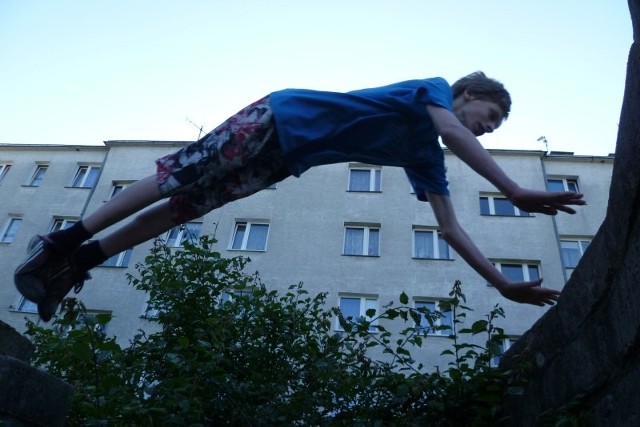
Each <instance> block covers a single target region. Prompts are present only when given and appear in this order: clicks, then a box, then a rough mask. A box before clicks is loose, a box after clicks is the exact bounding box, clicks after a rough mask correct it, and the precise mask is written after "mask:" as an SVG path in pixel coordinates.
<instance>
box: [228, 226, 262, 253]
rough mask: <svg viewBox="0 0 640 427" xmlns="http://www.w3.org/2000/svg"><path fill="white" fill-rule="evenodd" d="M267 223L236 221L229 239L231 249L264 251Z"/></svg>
mask: <svg viewBox="0 0 640 427" xmlns="http://www.w3.org/2000/svg"><path fill="white" fill-rule="evenodd" d="M268 235H269V224H266V223H258V222H244V221H240V222H236V226H235V229H234V230H233V237H232V239H231V249H234V250H239V251H264V250H266V249H267V237H268Z"/></svg>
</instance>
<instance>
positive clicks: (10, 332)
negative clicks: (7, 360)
mask: <svg viewBox="0 0 640 427" xmlns="http://www.w3.org/2000/svg"><path fill="white" fill-rule="evenodd" d="M32 354H33V344H31V342H30V341H29V340H28V339H27V338H25V337H24V336H23V335H21V334H20V333H18V331H16V330H15V329H13V328H12V327H11V326H9V325H7V324H6V323H4V322H1V321H0V356H11V357H14V358H16V359H19V360H23V361H25V362H26V361H28V360H29V359H30V358H31V355H32Z"/></svg>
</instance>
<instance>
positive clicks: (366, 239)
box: [342, 223, 382, 257]
mask: <svg viewBox="0 0 640 427" xmlns="http://www.w3.org/2000/svg"><path fill="white" fill-rule="evenodd" d="M381 228H382V227H381V226H380V224H361V223H345V224H344V231H343V233H342V255H343V256H362V257H379V256H380V247H381V244H380V239H381V234H382V232H381ZM348 229H361V230H363V239H362V247H361V248H360V249H361V251H360V253H347V230H348ZM372 231H376V232H377V236H378V237H377V239H378V244H377V248H376V252H375V253H370V244H371V232H372ZM365 250H366V253H365Z"/></svg>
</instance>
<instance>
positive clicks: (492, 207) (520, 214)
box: [478, 193, 533, 218]
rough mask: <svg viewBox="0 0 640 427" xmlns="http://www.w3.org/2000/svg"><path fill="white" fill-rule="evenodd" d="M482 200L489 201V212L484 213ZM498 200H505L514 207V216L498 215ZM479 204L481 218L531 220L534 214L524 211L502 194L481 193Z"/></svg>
mask: <svg viewBox="0 0 640 427" xmlns="http://www.w3.org/2000/svg"><path fill="white" fill-rule="evenodd" d="M482 199H487V207H488V208H489V212H488V213H485V212H483V205H482ZM496 200H505V201H507V202H508V203H509V204H510V205H511V207H513V215H505V214H497V213H496ZM478 202H479V206H480V215H481V216H497V217H507V218H511V217H513V218H531V217H533V214H532V213H531V212H527V211H523V210H521V209H519V208H518V207H517V206H515V205H514V204H513V203H511V201H510V200H509V199H508V198H507V197H505V196H504V195H502V194H492V193H480V196H479V197H478Z"/></svg>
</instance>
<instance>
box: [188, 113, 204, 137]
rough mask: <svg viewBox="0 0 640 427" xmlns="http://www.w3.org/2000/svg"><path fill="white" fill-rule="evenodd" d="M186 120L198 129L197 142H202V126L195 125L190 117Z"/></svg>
mask: <svg viewBox="0 0 640 427" xmlns="http://www.w3.org/2000/svg"><path fill="white" fill-rule="evenodd" d="M186 120H187V121H188V122H189V123H191V124H192V125H194V126H195V127H196V128H198V139H196V141H200V135H202V125H200V126H198V125H197V124H195V123H193V122H192V121H191V119H189V117H187V119H186Z"/></svg>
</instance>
